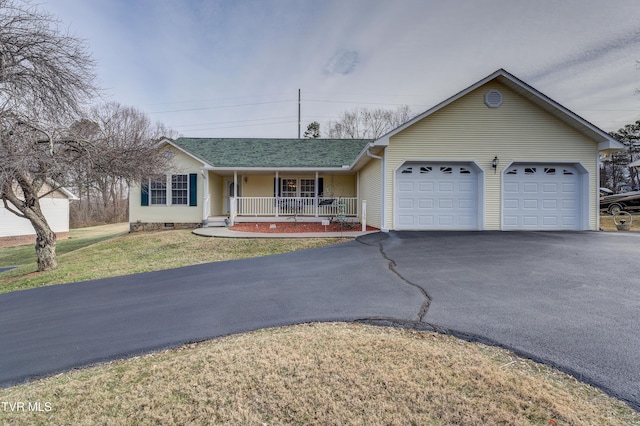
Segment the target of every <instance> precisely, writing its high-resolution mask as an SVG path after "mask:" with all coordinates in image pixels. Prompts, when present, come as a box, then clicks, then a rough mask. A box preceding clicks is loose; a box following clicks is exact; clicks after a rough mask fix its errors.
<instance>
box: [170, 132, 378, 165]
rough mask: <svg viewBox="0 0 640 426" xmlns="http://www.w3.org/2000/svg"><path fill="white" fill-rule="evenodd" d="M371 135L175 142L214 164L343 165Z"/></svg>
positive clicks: (203, 139)
mask: <svg viewBox="0 0 640 426" xmlns="http://www.w3.org/2000/svg"><path fill="white" fill-rule="evenodd" d="M370 142H372V141H371V140H369V139H367V140H364V139H262V138H178V139H176V140H175V141H173V142H172V144H173V145H175V146H177V147H178V148H180V149H182V150H183V151H185V152H187V153H188V154H190V155H192V156H194V157H195V158H197V159H199V160H201V161H203V162H205V163H207V164H209V165H210V166H211V167H214V168H342V167H343V166H345V165H348V166H351V164H352V163H353V162H354V161H355V160H356V158H357V157H358V154H360V153H361V152H362V150H363V149H364V147H365V146H366V145H367V144H368V143H370Z"/></svg>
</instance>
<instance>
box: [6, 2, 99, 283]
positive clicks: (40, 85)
mask: <svg viewBox="0 0 640 426" xmlns="http://www.w3.org/2000/svg"><path fill="white" fill-rule="evenodd" d="M93 69H94V62H93V60H92V58H91V56H90V55H89V53H88V51H87V49H86V47H85V45H84V43H83V42H82V41H81V40H79V39H78V38H76V37H73V36H71V35H68V34H65V33H62V32H61V31H60V30H59V29H58V22H57V21H56V20H55V19H54V18H53V17H52V16H51V15H50V14H48V13H46V12H43V11H41V10H39V9H37V8H36V7H35V6H31V5H29V4H28V3H23V2H18V1H15V0H0V198H2V201H3V204H4V207H5V208H6V209H7V210H8V211H10V212H12V213H14V214H16V215H18V216H20V217H23V218H26V219H28V220H29V221H30V222H31V224H32V225H33V227H34V229H35V231H36V253H37V255H38V270H40V271H44V270H49V269H53V268H55V267H56V266H57V261H56V256H55V247H56V237H55V233H54V232H53V231H52V230H51V228H50V227H49V224H48V223H47V220H46V218H45V217H44V215H43V214H42V209H41V208H40V202H39V199H40V197H42V196H43V195H44V194H43V193H42V192H43V191H48V192H51V191H52V190H53V189H55V185H56V183H55V182H56V181H57V179H58V178H62V177H63V176H64V175H65V173H66V166H67V165H68V164H69V163H70V162H73V161H75V160H76V159H77V158H78V157H80V156H82V155H83V154H84V153H85V152H86V150H87V148H86V147H85V146H83V144H82V143H79V142H77V141H71V140H69V138H68V134H67V132H66V127H67V125H68V123H70V122H71V120H73V117H74V116H76V115H77V114H78V113H79V112H80V110H81V108H82V106H83V104H84V103H85V101H88V100H89V99H90V98H91V97H93V96H95V95H96V88H95V85H94V80H95V78H94V73H93ZM47 185H53V187H54V188H53V189H52V188H51V187H49V186H47ZM46 188H49V189H46Z"/></svg>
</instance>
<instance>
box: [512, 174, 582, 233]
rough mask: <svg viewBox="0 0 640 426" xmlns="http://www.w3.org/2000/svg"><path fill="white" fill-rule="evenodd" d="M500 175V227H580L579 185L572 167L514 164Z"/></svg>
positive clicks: (578, 179) (578, 177) (577, 177)
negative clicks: (501, 189) (501, 204)
mask: <svg viewBox="0 0 640 426" xmlns="http://www.w3.org/2000/svg"><path fill="white" fill-rule="evenodd" d="M503 179H504V181H503V194H502V197H503V201H502V202H503V208H502V217H503V219H502V223H503V229H505V230H516V229H531V230H535V229H541V230H543V229H547V230H564V229H581V228H580V226H581V225H580V224H581V219H580V218H581V217H582V215H581V206H582V202H581V200H582V192H581V188H582V185H581V177H580V174H579V173H578V171H577V169H576V168H575V167H573V166H565V165H560V166H558V165H524V164H522V165H513V166H510V167H509V169H508V170H507V171H506V173H505V174H504V175H503Z"/></svg>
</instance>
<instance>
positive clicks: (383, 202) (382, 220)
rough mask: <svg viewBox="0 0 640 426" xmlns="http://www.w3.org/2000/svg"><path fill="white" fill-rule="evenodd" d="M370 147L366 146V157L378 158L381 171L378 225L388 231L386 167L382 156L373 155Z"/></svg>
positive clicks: (382, 229)
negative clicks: (386, 219)
mask: <svg viewBox="0 0 640 426" xmlns="http://www.w3.org/2000/svg"><path fill="white" fill-rule="evenodd" d="M370 150H371V147H369V148H367V157H370V158H373V159H376V160H380V169H381V172H380V173H382V176H381V178H382V179H381V182H380V183H381V187H382V188H381V190H382V194H381V197H382V199H381V200H380V204H381V206H380V207H381V208H380V226H381V229H380V230H381V231H382V232H389V230H388V229H387V228H386V223H385V216H386V214H385V211H386V210H387V206H386V197H385V196H386V192H387V191H386V186H387V185H386V176H385V172H386V167H385V161H384V157H381V156H379V155H374V154H372V153H371V151H370Z"/></svg>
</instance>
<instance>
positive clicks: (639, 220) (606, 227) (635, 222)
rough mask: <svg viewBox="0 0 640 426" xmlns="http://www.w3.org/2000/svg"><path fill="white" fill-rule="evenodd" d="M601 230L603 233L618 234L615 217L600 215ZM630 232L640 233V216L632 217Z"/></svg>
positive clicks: (634, 215)
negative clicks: (612, 232)
mask: <svg viewBox="0 0 640 426" xmlns="http://www.w3.org/2000/svg"><path fill="white" fill-rule="evenodd" d="M600 229H602V230H603V231H615V232H618V230H617V229H616V225H615V224H614V223H613V216H611V215H608V214H604V213H601V214H600ZM630 231H640V216H639V215H636V214H633V215H632V221H631V229H630Z"/></svg>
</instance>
